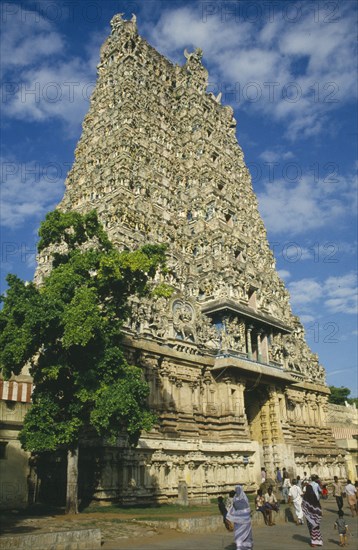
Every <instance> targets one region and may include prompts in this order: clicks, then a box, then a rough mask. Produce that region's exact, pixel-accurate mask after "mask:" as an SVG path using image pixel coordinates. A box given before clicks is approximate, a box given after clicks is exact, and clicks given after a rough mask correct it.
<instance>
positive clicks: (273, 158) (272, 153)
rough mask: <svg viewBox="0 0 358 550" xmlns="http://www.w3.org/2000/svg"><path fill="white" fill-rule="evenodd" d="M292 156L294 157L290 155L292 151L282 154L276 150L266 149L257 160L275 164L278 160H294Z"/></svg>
mask: <svg viewBox="0 0 358 550" xmlns="http://www.w3.org/2000/svg"><path fill="white" fill-rule="evenodd" d="M294 156H295V155H294V154H293V153H292V151H286V152H282V151H278V150H272V149H266V151H263V152H262V153H261V154H260V155H259V158H261V159H262V160H264V161H265V162H268V163H274V162H275V163H277V162H278V161H280V160H289V159H292V158H294Z"/></svg>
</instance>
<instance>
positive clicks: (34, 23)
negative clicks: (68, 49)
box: [0, 3, 64, 70]
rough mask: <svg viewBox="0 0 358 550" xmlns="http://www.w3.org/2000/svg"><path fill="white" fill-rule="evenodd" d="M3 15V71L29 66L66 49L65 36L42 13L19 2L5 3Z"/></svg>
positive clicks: (0, 42) (1, 43)
mask: <svg viewBox="0 0 358 550" xmlns="http://www.w3.org/2000/svg"><path fill="white" fill-rule="evenodd" d="M2 15H3V32H2V34H1V38H0V45H1V53H2V62H1V65H2V70H5V69H9V68H15V67H19V66H21V67H24V66H28V65H31V64H32V63H34V62H36V61H37V60H38V59H40V58H47V57H50V56H52V55H53V54H58V53H61V52H62V51H63V48H64V43H63V38H62V36H61V35H60V34H59V33H58V32H57V31H55V30H54V28H53V26H52V24H51V23H50V22H49V21H47V20H46V19H44V18H43V17H42V16H41V15H39V13H37V12H35V11H31V10H28V9H25V8H24V7H23V6H20V5H18V4H10V3H5V4H3V6H2Z"/></svg>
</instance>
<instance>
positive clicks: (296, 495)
mask: <svg viewBox="0 0 358 550" xmlns="http://www.w3.org/2000/svg"><path fill="white" fill-rule="evenodd" d="M302 495H303V493H302V489H301V487H299V486H298V485H297V479H293V480H292V487H290V489H289V491H288V502H293V505H294V507H295V513H296V516H297V521H296V525H303V511H302V506H301V504H302Z"/></svg>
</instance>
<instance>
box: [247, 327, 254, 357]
mask: <svg viewBox="0 0 358 550" xmlns="http://www.w3.org/2000/svg"><path fill="white" fill-rule="evenodd" d="M253 328H254V327H253V326H252V325H249V326H248V327H247V329H246V340H247V356H248V358H249V359H252V343H251V332H252V329H253Z"/></svg>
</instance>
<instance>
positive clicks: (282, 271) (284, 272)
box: [277, 269, 291, 280]
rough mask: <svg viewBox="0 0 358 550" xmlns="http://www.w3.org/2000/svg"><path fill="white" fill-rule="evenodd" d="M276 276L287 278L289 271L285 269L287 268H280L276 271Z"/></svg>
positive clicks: (289, 275) (289, 274)
mask: <svg viewBox="0 0 358 550" xmlns="http://www.w3.org/2000/svg"><path fill="white" fill-rule="evenodd" d="M277 273H278V276H279V277H281V279H285V280H286V279H289V278H290V277H291V273H290V272H289V271H287V269H280V270H279V271H278V272H277Z"/></svg>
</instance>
